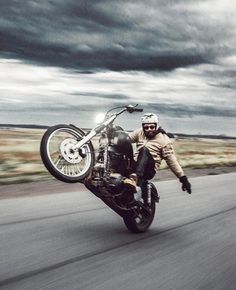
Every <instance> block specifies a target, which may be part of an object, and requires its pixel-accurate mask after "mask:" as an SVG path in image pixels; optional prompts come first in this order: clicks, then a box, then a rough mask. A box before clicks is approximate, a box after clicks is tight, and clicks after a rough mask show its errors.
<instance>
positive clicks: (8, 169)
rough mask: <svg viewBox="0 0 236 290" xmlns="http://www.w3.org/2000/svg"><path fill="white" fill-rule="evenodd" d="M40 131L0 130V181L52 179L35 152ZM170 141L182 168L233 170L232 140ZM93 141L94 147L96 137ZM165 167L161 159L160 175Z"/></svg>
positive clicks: (235, 143) (234, 145) (235, 164)
mask: <svg viewBox="0 0 236 290" xmlns="http://www.w3.org/2000/svg"><path fill="white" fill-rule="evenodd" d="M44 132H45V130H42V129H19V128H1V129H0V137H1V138H0V184H10V183H20V182H29V181H37V180H39V181H41V180H50V179H53V177H52V176H50V175H49V173H48V172H47V170H46V169H45V167H44V165H43V164H42V161H41V158H40V154H39V147H40V140H41V138H42V135H43V133H44ZM172 141H173V143H174V146H175V151H176V155H177V158H178V160H179V162H180V164H181V166H182V167H183V168H184V169H185V171H191V170H196V169H199V170H203V171H204V172H205V171H206V169H207V172H208V173H207V174H216V173H215V171H214V169H215V168H218V171H217V173H220V171H222V172H228V171H236V169H235V168H236V140H235V139H230V140H225V139H217V140H216V139H210V138H209V139H208V138H175V139H172ZM93 143H94V146H95V149H96V147H97V140H96V139H94V140H93ZM165 168H166V164H165V162H164V161H163V163H162V166H161V172H160V174H161V173H162V172H164V171H165ZM221 168H222V170H221ZM227 168H228V169H227Z"/></svg>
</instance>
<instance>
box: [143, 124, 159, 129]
mask: <svg viewBox="0 0 236 290" xmlns="http://www.w3.org/2000/svg"><path fill="white" fill-rule="evenodd" d="M143 129H144V130H148V129H151V130H154V129H156V126H154V125H145V126H143Z"/></svg>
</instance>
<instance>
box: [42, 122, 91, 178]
mask: <svg viewBox="0 0 236 290" xmlns="http://www.w3.org/2000/svg"><path fill="white" fill-rule="evenodd" d="M83 136H84V134H83V131H82V130H80V129H77V128H76V127H74V126H69V125H56V126H53V127H50V128H49V129H48V130H47V131H46V132H45V133H44V135H43V137H42V140H41V144H40V155H41V158H42V161H43V163H44V165H45V167H46V168H47V170H48V171H49V172H50V173H51V174H52V175H53V176H54V177H55V178H57V179H58V180H60V181H63V182H67V183H75V182H82V180H83V179H84V178H85V177H87V176H88V175H89V173H90V171H91V169H92V167H93V165H94V160H95V156H94V148H93V145H92V143H91V142H88V143H86V144H85V145H83V146H82V147H81V150H82V154H80V153H79V152H78V150H76V151H74V150H72V147H73V146H74V145H75V144H76V143H77V142H78V141H80V140H81V139H82V138H83Z"/></svg>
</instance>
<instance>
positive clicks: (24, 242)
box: [0, 173, 236, 290]
mask: <svg viewBox="0 0 236 290" xmlns="http://www.w3.org/2000/svg"><path fill="white" fill-rule="evenodd" d="M191 183H192V187H193V194H192V195H188V194H187V193H185V192H182V191H181V189H180V183H179V182H178V181H177V180H172V181H163V182H159V183H157V184H156V186H157V187H158V190H159V193H160V196H161V200H160V204H159V205H158V208H157V212H156V216H155V219H154V222H153V224H152V226H151V228H150V230H149V231H148V232H147V233H144V234H132V233H130V232H129V231H128V230H127V229H126V227H125V225H124V224H123V221H122V219H121V218H120V217H119V216H118V215H116V214H115V213H114V212H113V211H111V210H110V209H109V208H108V207H106V206H105V205H104V204H103V203H102V202H101V201H100V200H99V199H97V198H96V197H95V196H93V195H92V194H91V193H89V192H88V191H87V190H86V189H84V190H83V189H82V191H81V189H80V192H67V193H60V194H57V193H53V194H49V195H42V196H31V197H21V198H12V199H4V200H1V201H0V237H1V240H0V241H1V242H0V289H17V290H21V289H24V290H25V289H30V290H34V289H55V290H60V289H69V290H70V289H76V290H78V289H82V290H86V289H88V290H93V289H98V290H103V289H104V290H106V289H107V290H111V289H112V290H115V289H119V290H120V289H131V290H133V289H135V290H142V289H146V290H150V289H155V290H156V289H181V290H183V289H186V290H193V289H206V290H211V289H214V290H215V289H222V290H223V289H224V290H225V289H227V290H229V289H232V290H233V289H234V290H235V289H236V275H235V273H236V173H229V174H222V175H215V176H204V177H196V178H192V179H191Z"/></svg>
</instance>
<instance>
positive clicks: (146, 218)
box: [123, 184, 157, 233]
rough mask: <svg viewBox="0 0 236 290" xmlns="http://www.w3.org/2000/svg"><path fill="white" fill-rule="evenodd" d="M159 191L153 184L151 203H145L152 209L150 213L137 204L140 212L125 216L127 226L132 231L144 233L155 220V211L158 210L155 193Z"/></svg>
mask: <svg viewBox="0 0 236 290" xmlns="http://www.w3.org/2000/svg"><path fill="white" fill-rule="evenodd" d="M156 193H157V191H156V188H155V186H154V185H153V184H151V202H150V204H149V205H147V203H145V205H146V206H148V208H149V210H150V214H148V213H147V212H146V211H145V210H144V209H142V208H141V207H140V206H138V205H137V212H138V214H136V215H134V214H130V215H128V216H127V217H124V218H123V219H124V223H125V225H126V227H127V228H128V229H129V230H130V231H131V232H132V233H143V232H146V231H147V230H148V228H149V227H150V225H151V224H152V222H153V219H154V216H155V212H156V202H155V195H156Z"/></svg>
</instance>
